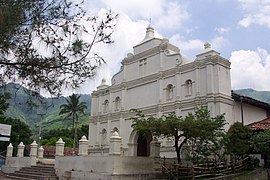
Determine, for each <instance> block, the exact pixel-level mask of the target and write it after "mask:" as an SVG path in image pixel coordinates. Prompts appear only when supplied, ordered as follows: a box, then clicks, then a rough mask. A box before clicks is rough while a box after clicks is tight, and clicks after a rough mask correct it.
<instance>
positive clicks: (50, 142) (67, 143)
mask: <svg viewBox="0 0 270 180" xmlns="http://www.w3.org/2000/svg"><path fill="white" fill-rule="evenodd" d="M61 138H62V139H63V141H64V142H65V147H73V143H74V142H73V139H72V138H70V137H65V136H63V137H61ZM58 140H59V138H58V137H52V138H50V139H44V140H43V141H42V145H47V146H55V144H56V142H57V141H58Z"/></svg>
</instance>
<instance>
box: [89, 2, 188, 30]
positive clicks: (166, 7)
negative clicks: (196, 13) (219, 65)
mask: <svg viewBox="0 0 270 180" xmlns="http://www.w3.org/2000/svg"><path fill="white" fill-rule="evenodd" d="M94 2H95V5H98V6H101V7H103V6H105V7H106V8H108V9H112V11H114V12H116V13H119V15H120V16H122V15H127V16H129V17H130V18H131V19H132V20H138V19H143V20H145V21H148V23H149V21H150V18H151V20H152V24H153V25H154V26H156V27H157V29H160V30H161V29H166V30H168V29H175V26H178V27H179V26H181V25H182V24H183V23H184V22H185V21H187V20H188V19H189V17H190V14H189V13H188V12H187V7H186V5H184V4H182V3H180V2H179V1H177V0H167V1H166V0H147V1H145V0H128V1H123V0H102V1H94ZM88 3H89V4H90V2H88Z"/></svg>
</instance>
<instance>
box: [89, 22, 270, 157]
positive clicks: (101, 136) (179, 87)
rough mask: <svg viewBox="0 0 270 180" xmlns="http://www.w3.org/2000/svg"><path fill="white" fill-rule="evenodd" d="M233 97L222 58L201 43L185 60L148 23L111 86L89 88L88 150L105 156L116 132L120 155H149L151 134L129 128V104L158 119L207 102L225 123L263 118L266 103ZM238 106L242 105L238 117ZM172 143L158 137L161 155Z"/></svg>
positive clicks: (182, 113)
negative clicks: (201, 47) (260, 104)
mask: <svg viewBox="0 0 270 180" xmlns="http://www.w3.org/2000/svg"><path fill="white" fill-rule="evenodd" d="M235 99H237V98H235ZM235 99H234V98H232V93H231V76H230V62H229V60H228V59H225V58H223V57H222V56H220V53H219V52H217V51H215V50H213V49H212V48H211V45H210V44H209V43H205V45H204V50H203V51H202V52H201V53H199V54H198V55H196V59H195V60H191V59H189V58H187V57H185V56H183V55H182V54H181V52H180V49H179V48H178V47H176V46H174V45H173V44H170V42H169V41H168V39H159V38H155V37H154V29H153V28H152V27H151V26H149V27H147V30H146V35H145V38H144V39H143V40H142V42H141V43H139V44H138V45H136V46H134V47H133V53H129V54H128V55H127V57H126V58H124V59H123V60H122V66H121V68H120V71H119V72H118V73H116V74H115V75H114V76H113V77H112V79H111V85H110V86H109V85H107V84H106V81H105V80H103V81H102V83H101V85H99V86H98V87H97V90H95V91H93V92H92V107H91V118H90V124H89V154H91V155H101V154H108V152H109V137H110V136H111V135H112V133H113V132H114V131H117V132H118V134H119V135H120V137H122V147H121V154H122V155H123V156H148V155H149V143H150V141H151V139H152V137H148V138H147V139H143V138H142V137H141V136H140V135H139V134H138V133H137V132H136V131H134V130H133V129H132V127H131V124H132V120H131V119H130V117H132V116H134V113H132V112H130V109H132V108H136V109H139V110H142V112H143V113H144V114H145V115H147V116H157V117H158V116H161V115H162V114H168V113H172V112H174V113H176V115H179V116H180V115H181V116H185V115H187V113H188V112H192V111H194V109H195V108H196V107H198V106H207V107H208V109H209V111H210V113H211V115H212V116H216V115H219V114H222V113H225V117H226V120H227V121H228V123H229V125H231V124H233V123H234V122H236V121H240V122H241V119H243V118H242V117H243V116H245V124H246V123H251V122H254V121H258V120H262V119H265V118H266V117H267V111H268V112H269V110H270V108H269V107H270V106H267V105H266V108H262V107H255V108H252V107H253V105H250V104H245V102H243V101H242V99H241V103H240V101H236V100H235ZM238 100H239V98H238ZM243 107H248V110H246V111H245V110H244V115H243ZM229 125H228V126H227V127H226V128H227V129H228V127H229ZM172 145H173V144H172V143H171V142H170V141H169V140H166V139H163V140H162V143H161V147H162V148H161V156H163V154H167V155H169V156H170V153H169V152H171V150H172ZM171 156H175V152H173V151H172V154H171Z"/></svg>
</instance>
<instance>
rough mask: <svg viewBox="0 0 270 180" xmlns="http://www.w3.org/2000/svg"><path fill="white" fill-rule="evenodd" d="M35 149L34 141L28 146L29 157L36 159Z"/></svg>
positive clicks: (36, 145)
mask: <svg viewBox="0 0 270 180" xmlns="http://www.w3.org/2000/svg"><path fill="white" fill-rule="evenodd" d="M37 147H38V144H37V143H36V141H33V143H32V144H30V157H37Z"/></svg>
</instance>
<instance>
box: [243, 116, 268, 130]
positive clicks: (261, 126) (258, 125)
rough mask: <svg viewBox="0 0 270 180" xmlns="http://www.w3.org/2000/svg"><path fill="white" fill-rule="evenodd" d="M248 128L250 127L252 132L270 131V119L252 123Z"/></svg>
mask: <svg viewBox="0 0 270 180" xmlns="http://www.w3.org/2000/svg"><path fill="white" fill-rule="evenodd" d="M247 126H248V127H250V128H251V129H252V130H267V129H270V117H268V118H266V119H264V120H261V121H258V122H254V123H251V124H249V125H247Z"/></svg>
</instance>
